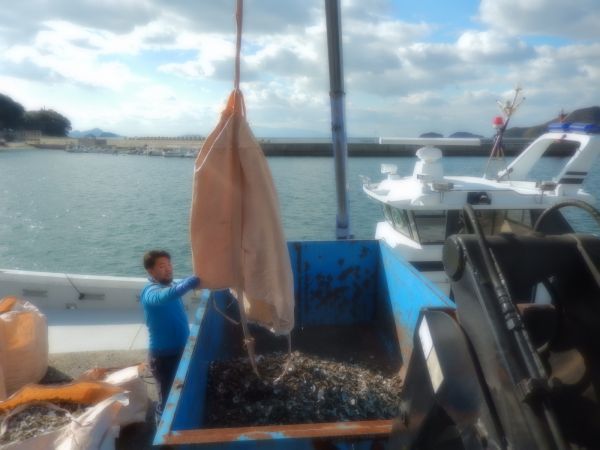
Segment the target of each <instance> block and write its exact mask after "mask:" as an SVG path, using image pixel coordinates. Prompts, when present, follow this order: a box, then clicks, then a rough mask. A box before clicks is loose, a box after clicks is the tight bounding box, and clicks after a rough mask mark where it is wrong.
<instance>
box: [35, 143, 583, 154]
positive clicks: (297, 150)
mask: <svg viewBox="0 0 600 450" xmlns="http://www.w3.org/2000/svg"><path fill="white" fill-rule="evenodd" d="M259 142H260V145H261V147H262V149H263V151H264V153H265V155H266V156H323V157H331V156H332V153H333V150H332V145H331V143H330V142H327V141H326V140H325V139H318V140H314V141H311V140H308V139H306V140H301V141H299V140H295V141H294V140H290V142H286V141H285V140H283V139H278V140H276V141H275V140H268V139H264V140H259ZM531 142H532V140H531V139H514V138H512V139H511V138H506V139H504V151H505V154H506V155H507V156H515V155H518V154H519V153H520V152H521V151H523V149H525V148H526V147H527V145H529V144H530V143H531ZM202 144H203V141H181V140H176V139H173V140H170V139H162V140H160V141H144V140H125V139H107V140H105V141H104V142H103V143H102V145H90V146H87V147H86V148H85V151H86V152H89V153H95V152H98V153H126V152H131V151H133V150H134V149H137V150H136V151H137V152H138V153H144V152H145V151H146V152H147V150H149V149H152V152H153V153H154V156H160V155H161V154H162V153H163V152H164V153H167V154H168V153H171V152H175V151H181V150H190V151H198V150H199V149H200V148H201V147H202ZM30 145H32V146H35V147H38V148H44V149H63V150H64V149H68V148H73V147H75V146H77V145H78V143H77V140H75V139H68V138H63V139H58V138H42V139H41V140H40V142H36V143H31V144H30ZM492 145H493V141H492V140H491V139H481V141H480V143H479V145H470V146H456V145H444V144H436V147H438V148H440V149H441V150H442V152H443V154H444V156H488V155H489V154H490V152H491V150H492ZM420 147H422V145H417V144H414V143H411V144H379V143H377V142H376V140H375V139H369V140H368V141H367V142H352V141H351V142H349V143H348V153H349V155H350V156H367V157H368V156H372V157H397V156H400V157H412V156H414V155H415V152H416V151H417V150H418V149H419V148H420ZM573 151H574V146H573V144H569V143H562V142H557V143H556V144H554V145H552V146H551V147H550V149H549V150H548V152H547V153H546V155H545V156H559V157H564V156H570V155H571V154H573ZM152 152H151V153H152ZM169 156H172V155H169Z"/></svg>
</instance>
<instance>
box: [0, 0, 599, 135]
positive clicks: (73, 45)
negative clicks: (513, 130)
mask: <svg viewBox="0 0 600 450" xmlns="http://www.w3.org/2000/svg"><path fill="white" fill-rule="evenodd" d="M49 3H51V4H52V6H53V7H52V8H50V7H49V6H48V4H49ZM234 3H235V2H229V3H228V4H227V5H224V4H223V3H222V2H213V1H208V0H203V1H197V2H190V1H187V0H174V1H167V0H139V1H134V0H121V1H116V0H107V1H103V2H92V1H91V0H83V1H81V2H77V4H76V5H74V6H73V7H72V8H70V9H69V6H70V5H72V2H67V1H66V0H53V1H52V2H46V1H42V0H24V1H23V2H20V3H16V4H15V5H14V7H13V8H12V9H7V8H5V9H3V10H1V11H0V50H1V51H0V81H1V82H2V83H3V84H2V85H1V86H0V91H1V92H3V93H6V94H8V95H12V96H14V97H15V98H16V99H17V100H20V99H24V100H22V101H24V102H26V103H27V105H28V107H30V106H29V105H32V104H43V105H46V106H48V107H54V108H55V109H57V110H59V111H60V110H64V111H65V113H68V114H69V116H70V117H71V118H72V121H73V123H74V126H75V127H78V128H85V127H87V126H89V127H92V126H100V127H103V128H107V127H114V128H115V130H114V131H117V132H120V133H124V134H138V133H143V134H148V133H151V132H153V131H155V132H157V133H161V134H177V133H180V132H207V131H209V129H210V127H211V126H212V125H213V124H214V123H215V121H216V119H217V118H218V111H219V110H220V108H221V107H222V103H223V102H224V100H225V98H224V97H225V96H226V94H227V91H228V90H229V89H230V88H231V86H232V83H233V80H232V77H233V56H234V39H235V35H234V21H233V9H232V8H233V5H234ZM245 3H246V11H245V22H244V40H243V54H242V82H243V84H242V86H243V89H244V92H245V93H246V99H247V105H248V109H249V118H250V120H251V122H252V123H253V124H254V125H255V126H257V127H258V129H259V130H264V131H265V132H269V133H271V132H273V131H274V130H276V129H280V130H284V131H285V130H287V131H289V132H290V133H293V132H294V130H298V131H299V132H303V133H306V134H310V133H314V134H325V135H326V134H328V133H329V97H328V93H329V92H328V91H329V83H328V65H327V48H326V36H325V21H324V7H323V2H322V0H309V1H308V2H301V1H291V0H289V1H287V0H286V1H285V2H281V1H277V0H247V1H246V2H245ZM565 5H566V6H564V7H563V3H559V2H557V1H554V0H531V1H528V2H522V3H520V2H516V0H515V1H512V0H495V1H494V2H491V1H488V0H483V1H482V3H481V5H480V10H479V13H480V14H479V18H480V20H481V24H483V26H484V27H483V29H477V30H475V29H462V30H461V31H460V32H458V33H457V34H453V35H452V38H446V39H440V36H444V37H447V36H448V35H443V34H442V33H440V29H439V27H440V26H441V25H436V26H434V25H432V24H430V23H426V22H416V23H411V22H405V21H401V20H398V19H397V18H396V17H394V16H393V12H394V4H393V2H392V1H391V0H366V1H359V0H343V2H342V19H343V24H342V29H343V33H344V36H343V45H344V66H345V68H344V69H345V80H346V91H347V99H348V106H347V111H348V132H349V134H351V135H368V134H373V133H375V132H376V133H378V134H388V135H389V134H398V132H400V131H402V132H403V133H406V134H411V135H414V134H419V133H421V132H424V131H441V132H444V133H446V132H452V131H456V128H457V127H459V128H460V129H465V130H467V131H474V132H479V133H482V134H484V133H488V132H489V129H488V128H489V127H488V123H487V119H484V120H483V121H482V119H481V117H482V116H484V117H487V115H488V112H489V115H490V117H491V115H494V114H495V113H496V106H495V100H496V99H497V98H498V97H499V96H500V95H501V94H503V93H505V92H507V91H508V90H509V89H510V88H511V87H514V86H515V85H517V84H520V85H521V86H523V87H524V88H525V93H526V95H527V97H528V100H527V102H526V103H525V105H524V107H523V108H522V112H520V113H519V116H520V117H523V119H524V120H525V119H528V120H531V122H530V123H531V124H533V123H539V122H543V121H544V120H547V119H548V117H549V116H550V115H554V113H555V110H556V109H557V108H560V107H561V106H563V107H565V108H567V109H572V108H574V107H578V106H586V105H582V103H583V102H586V103H587V105H589V104H598V103H600V97H599V94H598V93H597V92H596V89H594V86H597V85H598V83H599V82H600V44H597V43H593V42H588V41H586V40H580V41H574V42H570V41H569V42H566V43H565V42H562V47H557V46H555V45H551V43H552V41H548V42H546V43H545V44H543V45H542V44H535V45H534V44H532V42H545V41H543V40H539V39H538V40H531V39H529V38H528V37H527V35H528V34H551V35H552V36H563V38H565V37H569V36H571V37H577V38H585V37H588V38H595V36H594V35H593V30H594V28H593V26H591V25H590V21H592V20H600V19H599V18H598V15H597V13H598V9H599V7H598V6H596V1H595V0H594V1H593V2H592V0H577V1H575V2H572V3H571V4H566V3H565ZM571 6H572V8H571ZM566 8H570V9H569V11H567V10H566ZM586 8H587V10H586ZM26 11H30V12H29V13H27V12H26ZM542 11H544V12H543V13H542ZM547 11H550V12H549V13H548V12H547ZM559 16H560V17H561V19H560V20H561V23H562V22H565V23H562V25H560V24H559V22H557V21H558V20H559ZM594 18H596V19H594ZM567 19H568V20H567ZM19 21H20V22H19ZM566 22H568V23H566ZM15 23H19V24H20V25H21V29H17V28H18V27H15ZM582 28H586V29H585V30H582ZM453 32H454V31H453ZM49 87H51V89H49ZM32 93H34V94H32ZM575 93H576V94H575ZM36 98H37V101H36ZM557 105H558V106H557ZM544 108H545V110H544ZM400 124H401V125H400ZM430 124H434V125H435V127H433V128H437V129H432V126H430ZM488 134H489V133H488Z"/></svg>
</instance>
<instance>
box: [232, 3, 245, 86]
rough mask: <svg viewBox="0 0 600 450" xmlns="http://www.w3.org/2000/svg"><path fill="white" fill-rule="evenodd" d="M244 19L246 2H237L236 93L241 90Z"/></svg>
mask: <svg viewBox="0 0 600 450" xmlns="http://www.w3.org/2000/svg"><path fill="white" fill-rule="evenodd" d="M243 18H244V0H237V8H236V11H235V22H236V25H237V38H236V42H235V78H234V80H235V81H234V87H235V90H236V92H237V91H239V90H240V53H241V50H242V23H243Z"/></svg>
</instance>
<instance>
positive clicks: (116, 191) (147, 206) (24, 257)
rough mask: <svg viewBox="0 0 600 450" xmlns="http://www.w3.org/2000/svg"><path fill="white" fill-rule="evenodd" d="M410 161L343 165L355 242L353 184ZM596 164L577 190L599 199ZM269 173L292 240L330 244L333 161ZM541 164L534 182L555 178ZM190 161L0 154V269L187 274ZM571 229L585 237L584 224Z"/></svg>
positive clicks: (369, 231) (466, 169)
mask: <svg viewBox="0 0 600 450" xmlns="http://www.w3.org/2000/svg"><path fill="white" fill-rule="evenodd" d="M486 160H487V159H486V158H484V157H465V158H447V159H446V160H445V162H444V164H445V169H446V173H448V174H463V175H464V174H469V175H480V174H481V173H482V170H483V168H484V166H485V162H486ZM414 162H415V159H414V158H350V160H349V173H348V181H349V188H350V192H349V196H350V197H349V198H350V217H351V221H352V229H353V231H354V234H355V236H356V237H357V238H366V239H368V238H372V236H373V234H374V230H375V224H376V222H377V221H379V220H381V215H382V214H381V209H380V207H379V206H378V205H377V204H376V203H375V202H373V201H371V200H369V199H368V198H367V197H366V196H365V195H364V194H363V193H362V190H361V181H360V178H359V175H366V176H369V177H371V179H372V180H374V181H375V180H379V179H380V178H381V175H380V174H379V167H380V164H381V163H394V164H397V165H398V168H399V173H400V174H402V175H405V174H409V173H411V172H412V168H413V165H414ZM599 163H600V161H597V162H596V164H595V165H594V168H593V170H592V172H591V173H590V175H589V176H588V178H587V179H586V183H585V188H586V189H587V190H588V191H590V192H591V193H592V194H594V195H595V196H596V197H600V165H599ZM269 164H270V166H271V170H272V172H273V177H274V179H275V184H276V186H277V189H278V193H279V200H280V203H281V209H282V214H283V223H284V228H285V233H286V236H287V238H288V239H290V240H297V239H298V240H321V239H333V238H334V232H335V229H334V228H335V208H336V206H335V205H336V203H335V184H334V172H333V160H332V159H331V158H318V157H314V158H313V157H272V158H269ZM563 164H564V161H563V160H561V159H558V158H546V159H544V160H543V161H542V163H541V166H540V168H539V170H537V171H536V172H534V173H533V174H532V179H536V178H542V177H543V178H544V179H548V178H549V176H551V175H554V174H556V173H557V172H558V170H559V168H560V167H561V166H562V165H563ZM192 171H193V160H192V159H187V158H186V159H180V158H160V157H145V156H113V155H101V154H73V153H66V152H63V151H35V150H32V151H24V150H21V151H0V268H7V269H23V270H39V271H52V272H69V273H89V274H106V275H133V276H143V275H144V271H143V269H142V267H141V265H140V260H141V256H142V254H143V253H144V251H145V250H147V249H150V248H155V247H163V248H166V249H168V250H169V251H171V253H172V255H173V256H174V263H175V269H176V272H177V273H178V274H179V275H185V274H186V273H188V272H190V270H191V262H190V260H191V256H190V250H189V244H188V214H189V208H190V201H191V187H192V176H193V173H192ZM574 220H576V222H577V223H578V228H580V229H582V230H588V231H592V230H594V225H593V224H592V223H591V222H590V221H589V219H587V217H586V216H584V215H576V216H575V217H574Z"/></svg>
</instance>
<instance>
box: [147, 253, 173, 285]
mask: <svg viewBox="0 0 600 450" xmlns="http://www.w3.org/2000/svg"><path fill="white" fill-rule="evenodd" d="M144 268H145V269H146V272H148V274H149V275H150V276H151V277H152V278H154V279H155V280H156V281H158V282H159V283H161V284H171V282H172V281H173V266H172V265H171V255H169V253H168V252H166V251H164V250H150V251H149V252H146V254H145V255H144Z"/></svg>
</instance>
